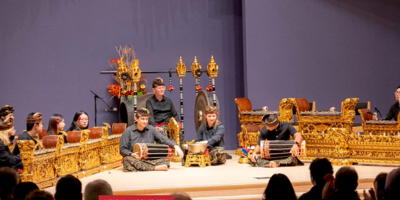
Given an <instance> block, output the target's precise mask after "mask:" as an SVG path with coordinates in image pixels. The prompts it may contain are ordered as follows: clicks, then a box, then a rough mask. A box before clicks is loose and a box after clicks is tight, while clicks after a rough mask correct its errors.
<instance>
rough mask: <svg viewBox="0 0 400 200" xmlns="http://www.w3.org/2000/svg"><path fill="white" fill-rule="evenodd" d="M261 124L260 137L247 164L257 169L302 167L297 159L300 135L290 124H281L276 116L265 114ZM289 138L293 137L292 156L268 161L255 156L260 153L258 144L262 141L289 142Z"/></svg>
mask: <svg viewBox="0 0 400 200" xmlns="http://www.w3.org/2000/svg"><path fill="white" fill-rule="evenodd" d="M262 122H263V124H264V125H265V127H263V128H262V129H261V132H260V135H259V137H258V143H257V146H256V148H255V149H254V151H253V154H252V155H251V156H250V160H249V164H250V165H252V166H258V167H279V166H283V165H287V166H292V165H298V164H300V165H302V164H303V163H302V162H301V161H300V160H299V159H298V158H297V156H298V155H299V149H300V144H301V142H302V140H303V137H302V136H301V133H299V132H297V130H296V129H295V128H294V127H293V126H292V124H290V123H289V122H281V121H279V120H278V116H277V115H276V114H267V115H264V116H263V118H262ZM290 136H293V138H294V140H295V141H296V144H294V145H293V146H292V149H291V151H290V152H291V153H292V156H289V157H288V158H285V159H281V160H268V159H263V158H261V156H257V153H260V142H261V141H262V140H289V139H290Z"/></svg>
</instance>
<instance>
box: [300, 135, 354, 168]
mask: <svg viewBox="0 0 400 200" xmlns="http://www.w3.org/2000/svg"><path fill="white" fill-rule="evenodd" d="M349 135H350V134H349V129H347V128H329V129H327V130H326V132H317V131H315V132H305V133H302V136H303V138H304V139H305V140H306V149H307V157H300V158H301V159H304V160H307V159H313V158H317V157H324V158H329V159H331V162H333V163H332V164H334V165H349V164H351V162H350V161H348V159H349V158H350V149H349V137H348V136H349Z"/></svg>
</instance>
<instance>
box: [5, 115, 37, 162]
mask: <svg viewBox="0 0 400 200" xmlns="http://www.w3.org/2000/svg"><path fill="white" fill-rule="evenodd" d="M42 130H43V121H42V113H40V112H36V113H30V114H29V115H28V118H27V119H26V131H24V132H23V133H22V134H21V136H19V137H18V140H33V141H34V142H35V144H36V148H35V149H37V148H43V145H42V143H41V142H40V141H39V140H37V139H35V137H36V138H37V135H38V134H39V133H41V132H42ZM12 153H13V154H14V155H20V151H19V147H18V143H15V145H14V149H13V152H12Z"/></svg>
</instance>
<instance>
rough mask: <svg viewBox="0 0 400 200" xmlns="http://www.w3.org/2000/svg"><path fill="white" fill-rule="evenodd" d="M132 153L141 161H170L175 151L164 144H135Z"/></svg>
mask: <svg viewBox="0 0 400 200" xmlns="http://www.w3.org/2000/svg"><path fill="white" fill-rule="evenodd" d="M133 153H137V154H138V156H139V158H140V159H141V160H142V159H143V160H155V159H159V158H166V159H171V158H172V157H173V156H174V155H175V149H173V148H171V147H170V146H168V145H165V144H145V143H136V144H135V146H134V147H133Z"/></svg>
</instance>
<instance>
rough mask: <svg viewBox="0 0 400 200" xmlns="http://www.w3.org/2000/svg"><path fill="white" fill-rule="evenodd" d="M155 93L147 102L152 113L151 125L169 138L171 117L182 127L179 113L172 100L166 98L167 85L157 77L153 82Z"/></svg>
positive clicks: (147, 106)
mask: <svg viewBox="0 0 400 200" xmlns="http://www.w3.org/2000/svg"><path fill="white" fill-rule="evenodd" d="M153 92H154V96H152V97H150V98H149V99H147V101H146V108H147V109H148V110H149V111H150V119H149V124H150V125H151V126H154V127H156V129H157V130H158V131H160V132H161V133H162V134H163V135H165V136H167V137H168V123H169V120H170V119H171V117H173V118H175V120H176V122H177V123H178V125H179V126H181V125H180V123H179V119H178V113H177V112H176V110H175V106H174V104H173V103H172V100H171V99H170V98H168V97H166V96H164V93H165V84H164V81H163V79H162V78H159V77H157V78H155V79H154V80H153Z"/></svg>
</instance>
